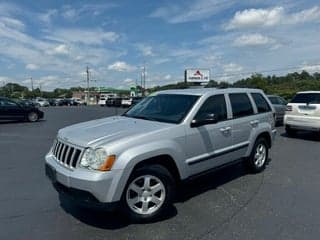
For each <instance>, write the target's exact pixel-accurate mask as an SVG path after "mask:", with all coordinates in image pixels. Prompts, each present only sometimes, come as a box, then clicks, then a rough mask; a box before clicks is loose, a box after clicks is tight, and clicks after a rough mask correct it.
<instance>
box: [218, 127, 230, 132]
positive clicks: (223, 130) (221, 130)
mask: <svg viewBox="0 0 320 240" xmlns="http://www.w3.org/2000/svg"><path fill="white" fill-rule="evenodd" d="M230 130H231V127H224V128H220V132H223V133H225V132H229V131H230Z"/></svg>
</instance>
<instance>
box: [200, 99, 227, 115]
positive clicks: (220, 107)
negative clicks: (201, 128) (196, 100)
mask: <svg viewBox="0 0 320 240" xmlns="http://www.w3.org/2000/svg"><path fill="white" fill-rule="evenodd" d="M210 113H213V114H214V115H215V116H216V117H217V120H218V121H224V120H226V119H227V107H226V101H225V98H224V95H222V94H221V95H215V96H211V97H209V98H208V99H207V100H206V101H205V102H204V103H203V105H202V106H201V108H200V109H199V111H198V113H197V115H196V117H195V118H204V117H205V116H206V115H208V114H210Z"/></svg>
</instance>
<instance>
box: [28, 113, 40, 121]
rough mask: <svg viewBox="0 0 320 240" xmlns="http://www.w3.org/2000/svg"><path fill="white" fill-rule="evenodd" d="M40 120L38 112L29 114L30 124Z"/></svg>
mask: <svg viewBox="0 0 320 240" xmlns="http://www.w3.org/2000/svg"><path fill="white" fill-rule="evenodd" d="M38 119H39V116H38V113H36V112H30V113H28V121H29V122H36V121H38Z"/></svg>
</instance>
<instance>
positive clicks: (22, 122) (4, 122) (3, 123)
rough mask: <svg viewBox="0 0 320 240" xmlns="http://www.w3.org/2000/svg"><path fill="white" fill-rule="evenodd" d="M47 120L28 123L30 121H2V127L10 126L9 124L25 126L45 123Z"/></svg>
mask: <svg viewBox="0 0 320 240" xmlns="http://www.w3.org/2000/svg"><path fill="white" fill-rule="evenodd" d="M45 121H46V120H45V119H40V120H38V121H36V122H28V121H19V120H0V125H8V124H19V123H21V124H24V123H30V124H37V123H41V122H45Z"/></svg>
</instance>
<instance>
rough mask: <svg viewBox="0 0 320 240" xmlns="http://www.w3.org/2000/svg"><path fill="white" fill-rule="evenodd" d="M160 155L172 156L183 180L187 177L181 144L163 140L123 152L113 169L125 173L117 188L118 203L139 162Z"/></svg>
mask: <svg viewBox="0 0 320 240" xmlns="http://www.w3.org/2000/svg"><path fill="white" fill-rule="evenodd" d="M160 155H169V156H171V157H172V159H174V161H175V163H176V165H177V168H178V171H179V173H180V176H181V178H186V177H187V174H188V173H187V169H186V166H185V165H184V158H185V155H184V152H183V151H182V149H181V147H180V146H179V144H177V143H176V142H175V141H172V140H163V141H156V142H152V143H147V144H143V145H139V146H136V147H133V148H130V149H128V150H127V151H125V152H123V153H122V154H121V155H120V156H119V157H118V158H117V160H116V163H115V165H114V167H113V169H115V170H118V169H122V170H124V171H123V174H122V176H121V178H120V180H119V182H118V186H117V187H116V188H115V193H114V196H113V200H114V201H117V200H119V199H120V198H121V195H122V192H123V190H124V188H125V186H126V183H127V181H128V179H129V177H130V174H131V173H132V171H133V169H134V167H135V166H136V165H137V164H138V163H139V162H141V161H143V160H146V159H150V158H153V157H156V156H160Z"/></svg>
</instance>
